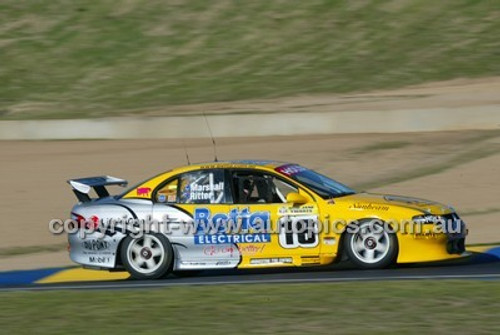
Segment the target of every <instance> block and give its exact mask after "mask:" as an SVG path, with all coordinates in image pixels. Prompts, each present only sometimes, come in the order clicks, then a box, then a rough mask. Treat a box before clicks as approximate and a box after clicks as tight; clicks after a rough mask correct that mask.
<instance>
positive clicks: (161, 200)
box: [158, 194, 167, 202]
mask: <svg viewBox="0 0 500 335" xmlns="http://www.w3.org/2000/svg"><path fill="white" fill-rule="evenodd" d="M165 201H167V197H166V196H165V194H160V195H158V202H165Z"/></svg>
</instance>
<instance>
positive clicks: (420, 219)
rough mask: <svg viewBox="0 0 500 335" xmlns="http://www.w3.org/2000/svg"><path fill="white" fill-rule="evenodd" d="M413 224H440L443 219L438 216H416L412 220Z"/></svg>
mask: <svg viewBox="0 0 500 335" xmlns="http://www.w3.org/2000/svg"><path fill="white" fill-rule="evenodd" d="M412 220H413V222H415V223H418V224H426V223H441V222H443V218H442V217H441V216H438V215H430V214H427V215H416V216H414V217H413V218H412Z"/></svg>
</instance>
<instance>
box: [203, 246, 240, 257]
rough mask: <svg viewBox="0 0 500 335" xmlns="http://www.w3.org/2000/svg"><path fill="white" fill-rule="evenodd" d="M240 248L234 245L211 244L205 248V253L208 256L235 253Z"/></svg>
mask: <svg viewBox="0 0 500 335" xmlns="http://www.w3.org/2000/svg"><path fill="white" fill-rule="evenodd" d="M237 250H238V249H236V247H234V246H232V245H231V246H215V245H211V246H208V247H205V248H203V253H204V254H205V255H207V256H218V255H231V256H232V255H233V253H235V252H236V251H237Z"/></svg>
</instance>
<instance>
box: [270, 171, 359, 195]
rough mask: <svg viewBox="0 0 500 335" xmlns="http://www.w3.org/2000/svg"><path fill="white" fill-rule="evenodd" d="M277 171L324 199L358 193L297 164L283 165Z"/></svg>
mask: <svg viewBox="0 0 500 335" xmlns="http://www.w3.org/2000/svg"><path fill="white" fill-rule="evenodd" d="M276 171H277V172H279V173H281V174H283V175H285V176H287V177H290V178H292V179H293V180H295V181H297V182H299V183H301V184H302V185H304V186H306V187H308V188H310V189H311V190H312V191H314V192H315V193H317V194H318V195H319V196H321V197H322V198H323V199H328V198H338V197H341V196H344V195H349V194H354V193H356V192H355V191H354V190H353V189H351V188H349V187H347V186H345V185H344V184H341V183H339V182H337V181H335V180H333V179H330V178H328V177H326V176H323V175H322V174H319V173H317V172H315V171H313V170H309V169H306V168H305V167H303V166H300V165H297V164H287V165H282V166H280V167H277V168H276Z"/></svg>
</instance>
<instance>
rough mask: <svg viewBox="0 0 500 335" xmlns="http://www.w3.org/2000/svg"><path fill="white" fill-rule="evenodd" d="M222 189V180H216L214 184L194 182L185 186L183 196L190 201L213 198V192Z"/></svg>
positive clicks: (221, 190)
mask: <svg viewBox="0 0 500 335" xmlns="http://www.w3.org/2000/svg"><path fill="white" fill-rule="evenodd" d="M223 191H224V182H222V181H221V182H218V183H216V184H198V183H196V182H194V183H192V184H190V185H188V186H186V189H185V192H186V196H185V198H188V199H189V200H190V202H196V201H199V200H214V198H215V196H214V194H215V192H218V193H220V192H223Z"/></svg>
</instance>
